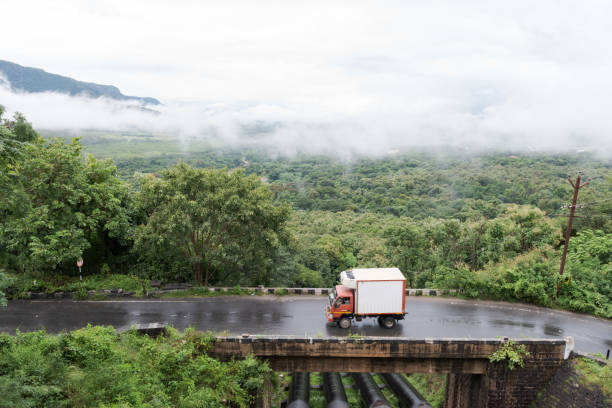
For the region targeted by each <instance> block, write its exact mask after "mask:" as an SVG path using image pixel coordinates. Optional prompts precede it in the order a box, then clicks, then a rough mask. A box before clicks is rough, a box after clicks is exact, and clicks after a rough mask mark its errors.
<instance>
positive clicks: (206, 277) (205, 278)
mask: <svg viewBox="0 0 612 408" xmlns="http://www.w3.org/2000/svg"><path fill="white" fill-rule="evenodd" d="M204 286H206V287H208V262H206V274H205V275H204Z"/></svg>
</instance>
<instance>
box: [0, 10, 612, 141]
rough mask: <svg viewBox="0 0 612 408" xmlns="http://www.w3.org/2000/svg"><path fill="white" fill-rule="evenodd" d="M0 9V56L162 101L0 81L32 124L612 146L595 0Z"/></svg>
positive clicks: (275, 136) (296, 137) (602, 33)
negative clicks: (12, 87)
mask: <svg viewBox="0 0 612 408" xmlns="http://www.w3.org/2000/svg"><path fill="white" fill-rule="evenodd" d="M2 10H3V14H4V15H11V16H23V18H10V19H4V20H3V24H2V25H0V38H2V39H3V45H2V53H3V54H2V55H0V58H1V59H6V60H10V61H13V62H17V63H20V64H22V65H28V66H36V67H41V68H43V69H45V70H47V71H49V72H54V73H60V74H64V75H68V76H71V77H73V78H76V79H80V80H86V81H93V82H98V83H105V84H113V85H116V86H118V87H119V88H120V89H121V90H122V92H123V93H125V94H129V95H138V96H153V97H157V98H159V99H161V100H162V101H163V102H164V103H165V104H166V106H165V107H163V108H161V109H162V111H163V112H162V114H161V115H159V116H152V115H147V114H143V113H141V112H138V111H136V110H133V109H127V110H126V109H117V108H116V106H117V105H115V103H114V102H113V103H111V102H110V101H105V100H100V101H86V100H83V99H80V98H76V99H71V98H68V97H64V96H60V95H50V94H46V95H38V96H35V97H30V96H28V95H9V94H7V93H6V92H5V91H0V103H2V104H4V105H6V106H8V107H9V109H12V110H20V111H23V112H24V113H25V114H26V116H27V117H28V118H29V119H30V120H32V121H33V122H34V124H35V125H36V126H38V127H50V128H57V127H63V128H65V127H74V128H78V127H89V128H91V127H110V128H113V129H125V128H139V129H143V130H149V131H157V132H162V133H178V134H181V135H200V134H208V133H210V132H209V130H210V129H211V128H214V129H216V132H215V133H216V134H217V135H218V137H223V138H227V139H228V140H230V141H233V142H236V141H238V139H240V137H241V136H240V133H241V132H242V131H243V130H244V128H243V125H245V124H249V123H252V122H256V123H261V122H266V123H268V125H269V126H267V127H266V129H268V130H269V131H270V132H269V133H268V134H267V136H266V138H265V140H267V141H268V142H271V143H272V142H275V143H279V144H281V145H282V147H284V148H286V149H294V148H296V146H298V147H302V148H305V149H318V150H330V151H337V150H338V149H351V150H355V151H360V152H376V151H386V149H390V148H406V147H410V146H415V145H421V144H441V143H452V144H456V145H470V146H478V145H481V146H503V147H512V148H531V149H556V148H566V147H571V146H575V145H577V144H579V145H590V146H596V147H597V148H599V149H602V150H605V151H607V152H612V137H610V135H611V132H612V120H611V119H609V116H610V115H609V114H608V112H607V106H609V98H610V97H609V95H611V94H612V79H611V77H610V72H611V68H612V49H610V47H608V46H607V39H608V38H610V37H611V36H612V28H610V27H611V26H610V24H609V21H612V3H609V2H605V1H595V0H593V1H587V2H584V1H553V0H542V1H538V2H536V3H534V2H532V1H526V0H517V1H514V2H504V1H488V2H485V1H461V2H457V1H451V0H447V1H431V2H407V1H389V2H384V3H380V2H374V1H368V2H364V1H346V2H340V1H339V2H329V1H311V2H292V1H282V2H281V1H258V2H247V1H228V2H201V1H169V0H168V1H144V0H139V1H135V0H131V1H129V2H125V1H97V2H94V1H91V2H83V1H77V0H71V1H63V2H44V1H28V0H20V1H12V0H9V1H8V3H6V4H5V3H3V6H2ZM6 39H10V40H9V41H6ZM185 101H189V103H186V102H185ZM121 106H123V105H121ZM270 124H271V125H270Z"/></svg>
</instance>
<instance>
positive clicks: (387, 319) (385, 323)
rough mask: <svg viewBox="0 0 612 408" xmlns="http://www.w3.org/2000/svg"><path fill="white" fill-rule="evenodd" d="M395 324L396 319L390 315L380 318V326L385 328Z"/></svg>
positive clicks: (390, 327)
mask: <svg viewBox="0 0 612 408" xmlns="http://www.w3.org/2000/svg"><path fill="white" fill-rule="evenodd" d="M396 324H397V321H396V320H395V319H394V318H392V317H390V316H387V317H383V318H382V327H384V328H385V329H392V328H394V327H395V325H396Z"/></svg>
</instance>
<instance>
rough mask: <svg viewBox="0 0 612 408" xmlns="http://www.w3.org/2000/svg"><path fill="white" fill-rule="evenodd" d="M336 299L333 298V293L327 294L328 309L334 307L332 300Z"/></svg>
mask: <svg viewBox="0 0 612 408" xmlns="http://www.w3.org/2000/svg"><path fill="white" fill-rule="evenodd" d="M335 299H336V296H334V294H333V293H330V294H329V307H332V306H333V305H334V300H335Z"/></svg>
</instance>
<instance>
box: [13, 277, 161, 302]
mask: <svg viewBox="0 0 612 408" xmlns="http://www.w3.org/2000/svg"><path fill="white" fill-rule="evenodd" d="M9 278H10V279H11V288H12V292H13V298H25V297H27V296H26V293H27V292H44V293H55V292H75V297H76V298H81V299H82V298H86V297H87V291H88V290H103V289H123V291H124V292H134V294H135V295H136V296H143V295H144V294H145V293H146V292H147V291H148V290H150V287H149V281H148V280H146V279H140V278H138V277H137V276H135V275H122V274H100V275H91V276H85V277H84V278H83V281H80V280H79V278H78V277H76V276H65V275H50V276H43V277H40V276H37V277H34V276H30V275H23V274H21V275H10V276H9Z"/></svg>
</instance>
